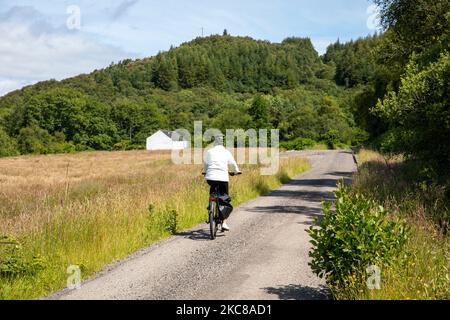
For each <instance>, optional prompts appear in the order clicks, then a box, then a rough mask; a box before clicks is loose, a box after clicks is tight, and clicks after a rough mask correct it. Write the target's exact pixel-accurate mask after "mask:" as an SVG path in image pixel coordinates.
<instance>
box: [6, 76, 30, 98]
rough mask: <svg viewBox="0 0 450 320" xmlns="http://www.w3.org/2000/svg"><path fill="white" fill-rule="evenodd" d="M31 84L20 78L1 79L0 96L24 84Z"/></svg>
mask: <svg viewBox="0 0 450 320" xmlns="http://www.w3.org/2000/svg"><path fill="white" fill-rule="evenodd" d="M27 84H30V83H27V82H23V81H20V80H9V79H6V80H1V79H0V96H3V95H5V94H7V93H8V92H11V91H14V90H16V89H19V88H22V87H23V86H25V85H27Z"/></svg>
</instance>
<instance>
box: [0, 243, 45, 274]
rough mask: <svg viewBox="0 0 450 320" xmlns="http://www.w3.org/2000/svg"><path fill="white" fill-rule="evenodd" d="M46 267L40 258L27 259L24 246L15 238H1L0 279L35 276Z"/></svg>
mask: <svg viewBox="0 0 450 320" xmlns="http://www.w3.org/2000/svg"><path fill="white" fill-rule="evenodd" d="M44 267H45V261H44V260H43V258H42V257H40V256H33V257H31V258H29V257H26V256H25V254H24V252H23V247H22V245H21V244H20V243H19V242H18V241H17V240H16V239H14V238H12V237H7V236H1V237H0V279H1V278H12V277H18V276H27V275H28V276H33V275H35V274H36V273H38V272H39V271H41V270H43V269H44Z"/></svg>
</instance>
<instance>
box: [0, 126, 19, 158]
mask: <svg viewBox="0 0 450 320" xmlns="http://www.w3.org/2000/svg"><path fill="white" fill-rule="evenodd" d="M18 154H19V152H18V151H17V148H16V141H15V140H14V139H12V138H10V137H9V136H8V135H7V134H6V132H5V131H3V130H2V129H1V128H0V157H8V156H16V155H18Z"/></svg>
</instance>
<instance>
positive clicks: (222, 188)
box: [206, 180, 228, 196]
mask: <svg viewBox="0 0 450 320" xmlns="http://www.w3.org/2000/svg"><path fill="white" fill-rule="evenodd" d="M206 182H208V184H209V186H210V188H209V194H213V193H214V192H215V190H216V187H217V191H218V192H219V195H220V196H222V195H225V194H226V195H228V182H226V181H214V180H206Z"/></svg>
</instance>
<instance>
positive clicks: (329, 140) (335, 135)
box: [322, 129, 340, 149]
mask: <svg viewBox="0 0 450 320" xmlns="http://www.w3.org/2000/svg"><path fill="white" fill-rule="evenodd" d="M322 140H323V141H324V142H325V143H326V145H327V147H328V149H334V148H335V147H336V145H337V144H338V143H339V142H340V141H339V132H338V131H337V130H334V129H332V130H328V132H327V133H325V134H324V135H323V136H322Z"/></svg>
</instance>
